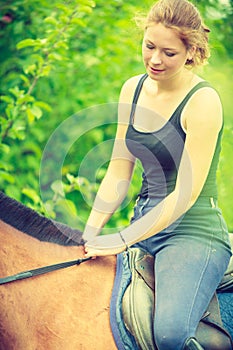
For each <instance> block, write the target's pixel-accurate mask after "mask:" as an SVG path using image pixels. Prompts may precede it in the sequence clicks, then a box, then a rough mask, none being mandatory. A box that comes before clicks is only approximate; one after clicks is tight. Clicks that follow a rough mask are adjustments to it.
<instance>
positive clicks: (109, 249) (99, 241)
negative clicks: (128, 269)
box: [85, 233, 126, 258]
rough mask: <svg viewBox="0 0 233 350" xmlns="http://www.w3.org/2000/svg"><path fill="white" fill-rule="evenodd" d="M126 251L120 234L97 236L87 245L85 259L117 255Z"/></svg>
mask: <svg viewBox="0 0 233 350" xmlns="http://www.w3.org/2000/svg"><path fill="white" fill-rule="evenodd" d="M125 250H126V245H125V243H124V242H123V241H122V239H121V236H120V234H119V233H114V234H108V235H103V236H97V237H95V238H94V239H92V240H90V241H88V242H87V243H86V244H85V252H86V254H85V257H87V258H88V257H95V256H106V255H116V254H119V253H122V252H123V251H125Z"/></svg>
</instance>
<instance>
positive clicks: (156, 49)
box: [142, 23, 192, 81]
mask: <svg viewBox="0 0 233 350" xmlns="http://www.w3.org/2000/svg"><path fill="white" fill-rule="evenodd" d="M142 56H143V61H144V64H145V67H146V70H147V73H148V75H149V76H150V77H151V79H153V80H157V81H164V80H167V79H171V78H173V77H175V76H176V75H177V74H179V73H180V72H182V71H183V69H184V66H185V63H186V61H187V59H191V58H192V55H191V52H189V51H188V50H187V48H186V47H185V45H184V44H183V42H182V41H181V39H180V38H179V37H178V34H177V33H176V32H175V30H173V29H170V28H166V27H165V26H164V25H163V24H161V23H158V24H154V25H152V26H150V27H148V28H147V29H146V32H145V35H144V39H143V44H142Z"/></svg>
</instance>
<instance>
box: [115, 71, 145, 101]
mask: <svg viewBox="0 0 233 350" xmlns="http://www.w3.org/2000/svg"><path fill="white" fill-rule="evenodd" d="M142 75H143V74H140V75H135V76H133V77H131V78H129V79H128V80H126V82H125V83H124V84H123V86H122V89H121V93H120V102H121V103H132V100H133V95H134V92H135V89H136V86H137V84H138V82H139V80H140V78H141V77H142Z"/></svg>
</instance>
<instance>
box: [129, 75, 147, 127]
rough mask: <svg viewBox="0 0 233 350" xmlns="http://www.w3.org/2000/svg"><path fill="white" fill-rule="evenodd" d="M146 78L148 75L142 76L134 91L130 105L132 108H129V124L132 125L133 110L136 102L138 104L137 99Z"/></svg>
mask: <svg viewBox="0 0 233 350" xmlns="http://www.w3.org/2000/svg"><path fill="white" fill-rule="evenodd" d="M147 77H148V74H144V75H143V76H142V77H141V78H140V80H139V82H138V85H137V87H136V89H135V92H134V96H133V103H132V108H131V112H130V119H129V120H130V124H133V119H134V113H135V110H136V106H137V102H138V97H139V95H140V92H141V89H142V86H143V83H144V81H145V80H146V78H147Z"/></svg>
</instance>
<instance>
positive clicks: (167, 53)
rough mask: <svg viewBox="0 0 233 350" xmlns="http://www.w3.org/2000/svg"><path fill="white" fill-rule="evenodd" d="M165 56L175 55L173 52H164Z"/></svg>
mask: <svg viewBox="0 0 233 350" xmlns="http://www.w3.org/2000/svg"><path fill="white" fill-rule="evenodd" d="M165 55H166V56H168V57H173V56H175V53H174V52H165Z"/></svg>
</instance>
